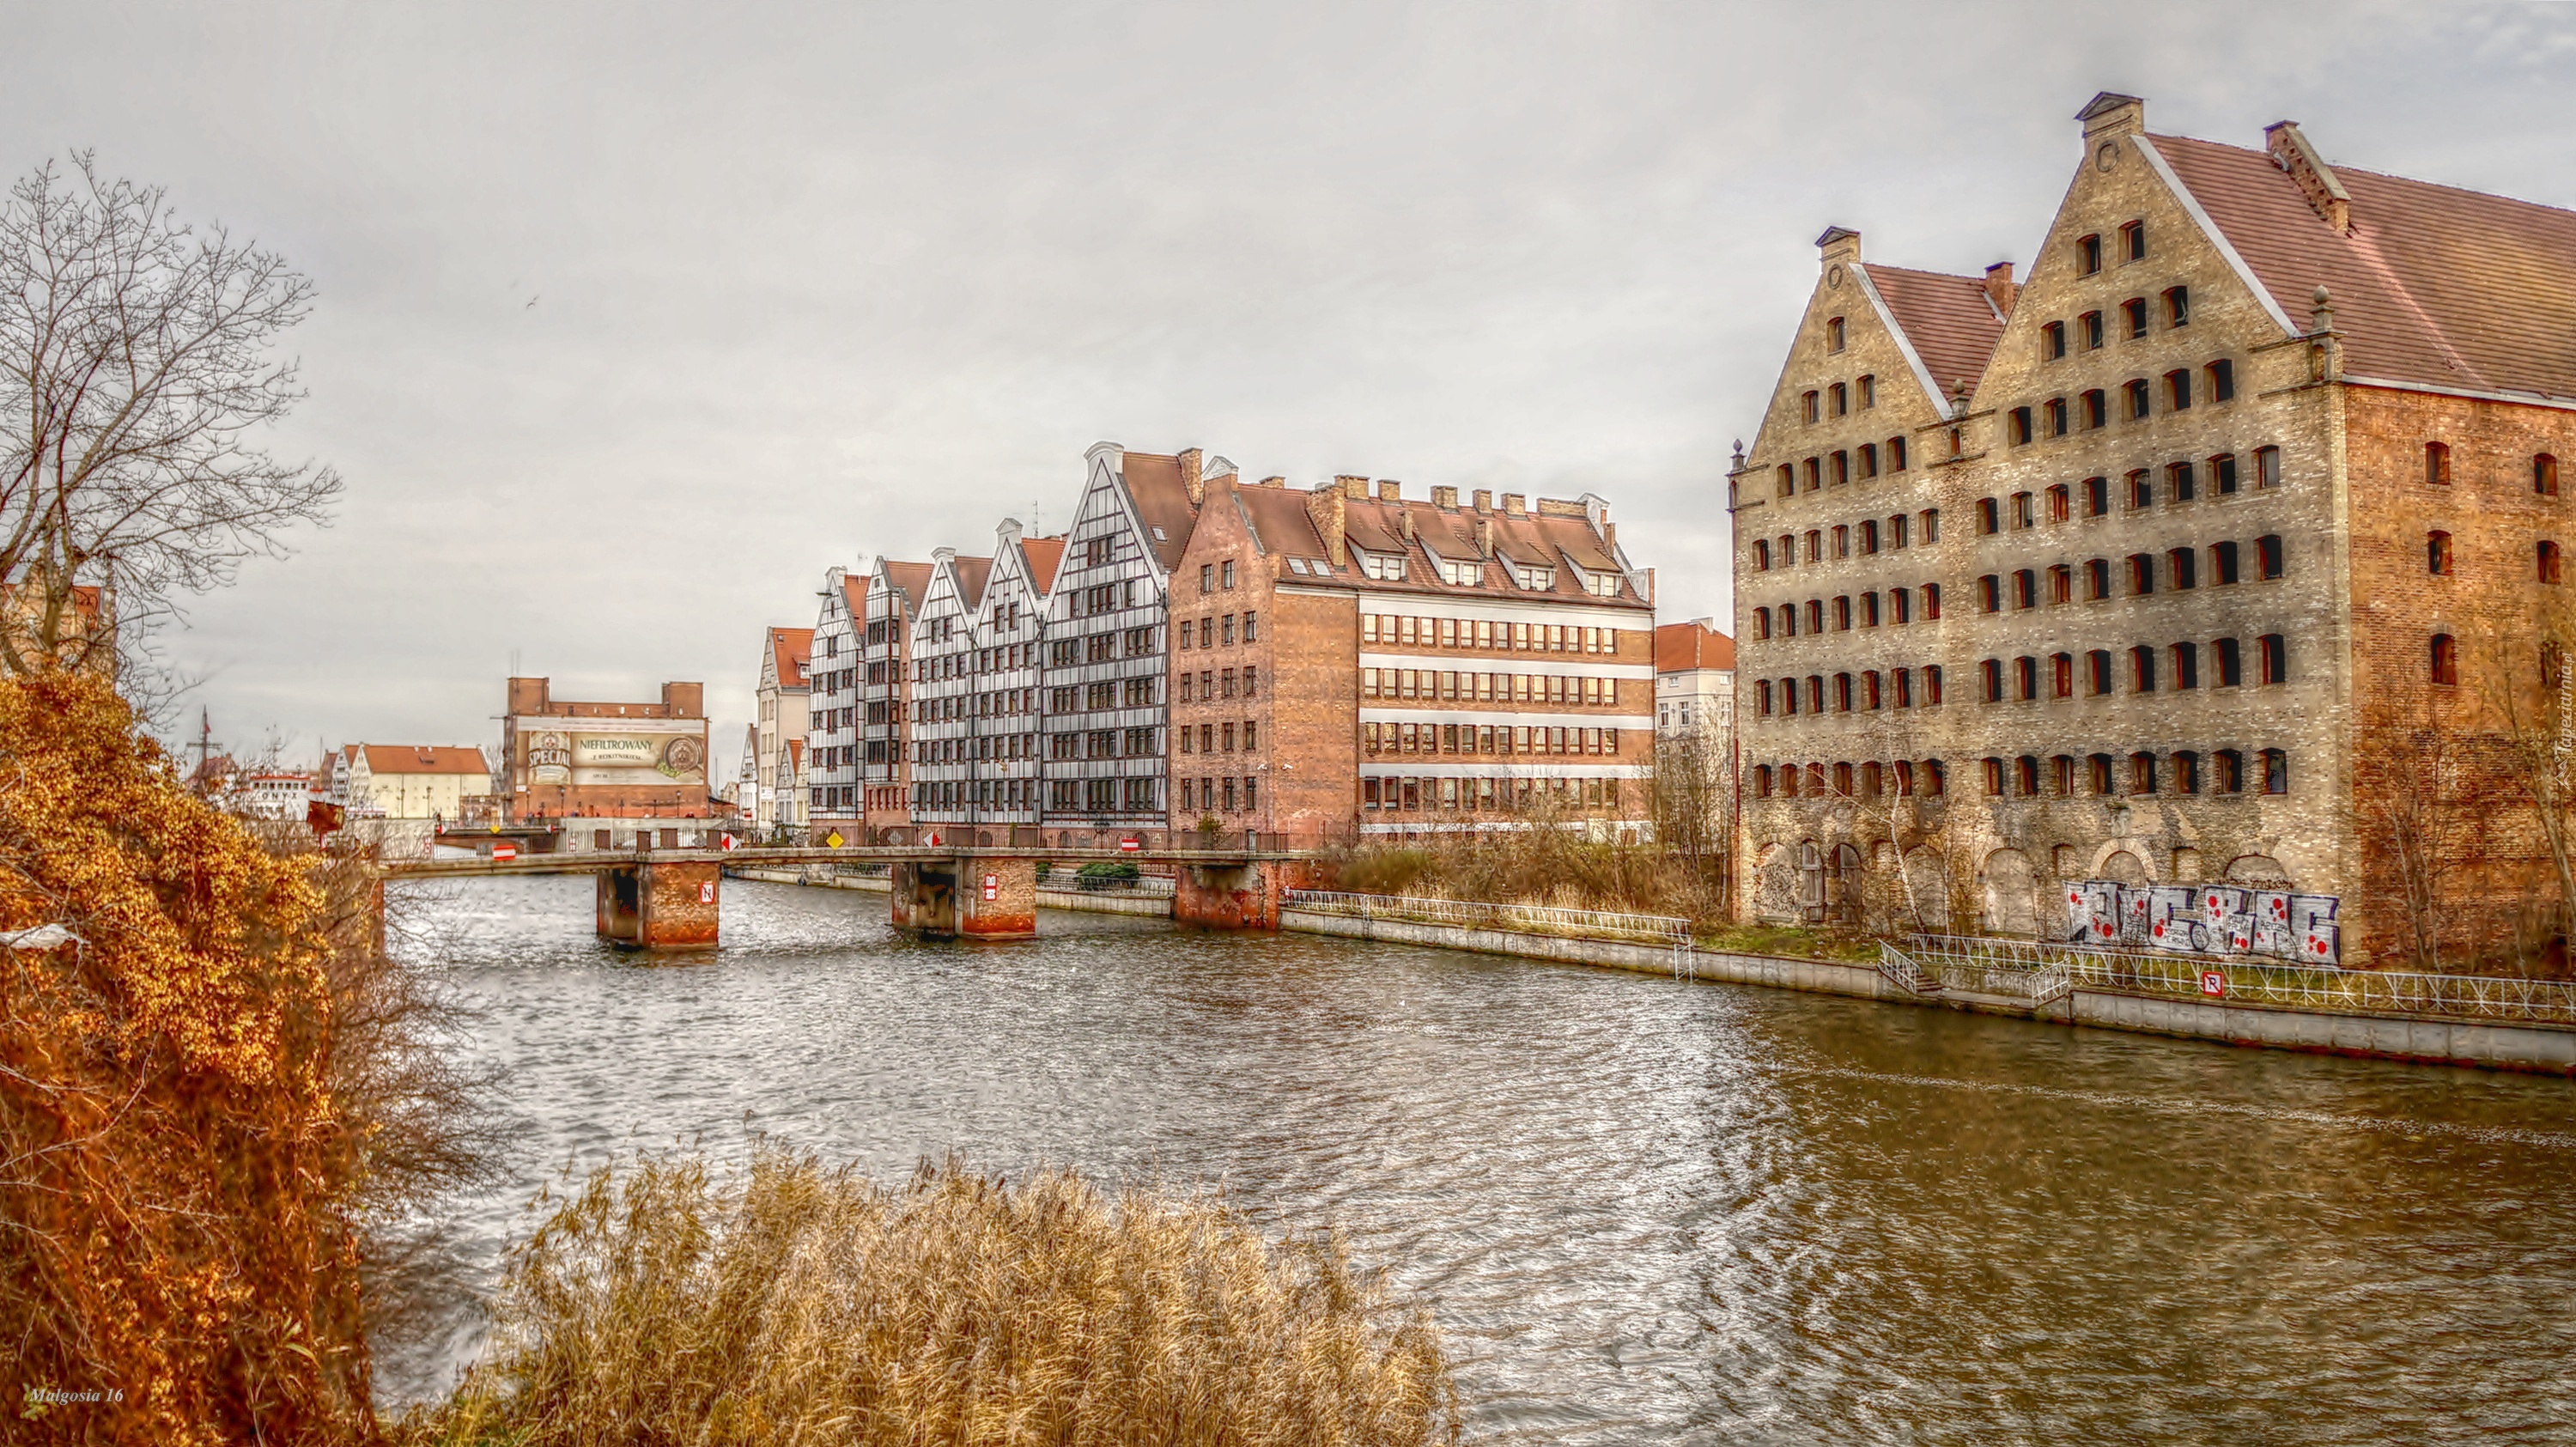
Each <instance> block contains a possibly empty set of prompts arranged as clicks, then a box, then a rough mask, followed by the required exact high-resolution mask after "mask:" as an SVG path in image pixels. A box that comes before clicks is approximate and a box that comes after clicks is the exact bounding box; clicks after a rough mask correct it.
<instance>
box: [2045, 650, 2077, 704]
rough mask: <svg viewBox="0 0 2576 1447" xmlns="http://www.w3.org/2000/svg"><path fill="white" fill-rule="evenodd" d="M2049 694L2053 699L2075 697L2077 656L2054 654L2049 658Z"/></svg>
mask: <svg viewBox="0 0 2576 1447" xmlns="http://www.w3.org/2000/svg"><path fill="white" fill-rule="evenodd" d="M2048 676H2049V685H2048V692H2049V696H2050V697H2051V698H2073V697H2074V696H2075V655H2074V654H2072V653H2052V654H2050V655H2049V656H2048Z"/></svg>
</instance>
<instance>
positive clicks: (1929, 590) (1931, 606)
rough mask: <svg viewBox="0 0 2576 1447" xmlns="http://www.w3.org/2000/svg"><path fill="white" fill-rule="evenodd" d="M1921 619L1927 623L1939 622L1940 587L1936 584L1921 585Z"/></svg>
mask: <svg viewBox="0 0 2576 1447" xmlns="http://www.w3.org/2000/svg"><path fill="white" fill-rule="evenodd" d="M1923 617H1924V619H1925V620H1926V621H1927V622H1933V623H1938V622H1940V621H1941V585H1940V584H1938V583H1926V584H1924V585H1923Z"/></svg>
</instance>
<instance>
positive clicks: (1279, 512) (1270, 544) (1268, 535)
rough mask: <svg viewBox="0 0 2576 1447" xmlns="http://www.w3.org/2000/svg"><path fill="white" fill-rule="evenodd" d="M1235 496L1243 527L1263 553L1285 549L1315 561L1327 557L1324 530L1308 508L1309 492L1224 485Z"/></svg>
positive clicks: (1282, 488) (1287, 551) (1296, 555)
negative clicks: (1317, 530) (1307, 494)
mask: <svg viewBox="0 0 2576 1447" xmlns="http://www.w3.org/2000/svg"><path fill="white" fill-rule="evenodd" d="M1223 490H1224V491H1225V492H1227V493H1228V494H1230V495H1231V496H1232V497H1233V498H1234V506H1235V509H1236V511H1237V513H1238V514H1239V515H1240V516H1241V517H1242V518H1243V525H1244V528H1245V529H1246V530H1247V531H1249V532H1250V533H1251V534H1252V539H1253V542H1254V543H1255V544H1257V545H1258V546H1259V547H1260V549H1261V551H1262V552H1264V553H1286V554H1289V555H1291V556H1294V557H1300V558H1305V559H1307V560H1308V561H1310V562H1311V561H1313V560H1314V559H1316V558H1321V557H1325V556H1326V555H1327V553H1328V550H1327V549H1326V548H1325V546H1324V538H1323V535H1322V534H1321V533H1318V532H1316V531H1315V520H1314V518H1312V517H1310V516H1308V514H1307V512H1306V495H1305V494H1304V493H1302V492H1290V491H1289V490H1288V489H1286V488H1284V487H1253V486H1248V485H1247V486H1236V487H1232V488H1225V489H1223Z"/></svg>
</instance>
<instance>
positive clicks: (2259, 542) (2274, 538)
mask: <svg viewBox="0 0 2576 1447" xmlns="http://www.w3.org/2000/svg"><path fill="white" fill-rule="evenodd" d="M2254 556H2255V557H2256V559H2257V560H2259V561H2260V562H2261V563H2262V565H2263V578H2264V581H2266V582H2269V581H2271V580H2272V579H2274V578H2278V577H2279V576H2281V574H2282V573H2283V572H2285V571H2287V569H2288V565H2289V564H2288V559H2287V558H2285V557H2283V556H2282V553H2281V539H2280V537H2279V536H2278V535H2277V534H2273V533H2265V534H2264V535H2263V536H2261V537H2259V538H2256V539H2255V540H2254Z"/></svg>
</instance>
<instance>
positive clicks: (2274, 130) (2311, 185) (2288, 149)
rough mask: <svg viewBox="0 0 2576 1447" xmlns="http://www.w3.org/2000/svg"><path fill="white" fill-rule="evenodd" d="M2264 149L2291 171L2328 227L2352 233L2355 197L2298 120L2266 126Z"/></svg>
mask: <svg viewBox="0 0 2576 1447" xmlns="http://www.w3.org/2000/svg"><path fill="white" fill-rule="evenodd" d="M2263 149H2265V150H2267V151H2269V152H2271V153H2272V164H2273V165H2275V166H2278V167H2280V168H2281V169H2282V170H2284V171H2287V172H2289V173H2290V179H2291V180H2293V181H2296V182H2298V183H2299V189H2300V190H2301V191H2302V192H2304V193H2306V195H2307V198H2308V205H2309V206H2310V207H2312V208H2314V209H2315V211H2316V213H2317V215H2318V216H2320V217H2322V218H2324V220H2325V223H2326V224H2327V225H2328V226H2331V227H2333V228H2334V229H2335V230H2337V231H2341V232H2344V233H2346V234H2350V232H2351V231H2352V196H2351V194H2350V193H2348V192H2346V191H2345V190H2344V189H2343V182H2342V181H2341V180H2340V179H2338V178H2337V177H2336V176H2335V173H2334V168H2333V167H2332V166H2329V165H2327V164H2326V158H2325V157H2323V156H2320V155H2318V154H2317V148H2316V147H2314V146H2311V145H2309V144H2308V138H2307V136H2306V135H2305V134H2303V133H2302V132H2301V131H2300V130H2299V123H2298V122H2297V121H2274V122H2273V123H2272V124H2270V125H2268V126H2265V127H2264V128H2263Z"/></svg>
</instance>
